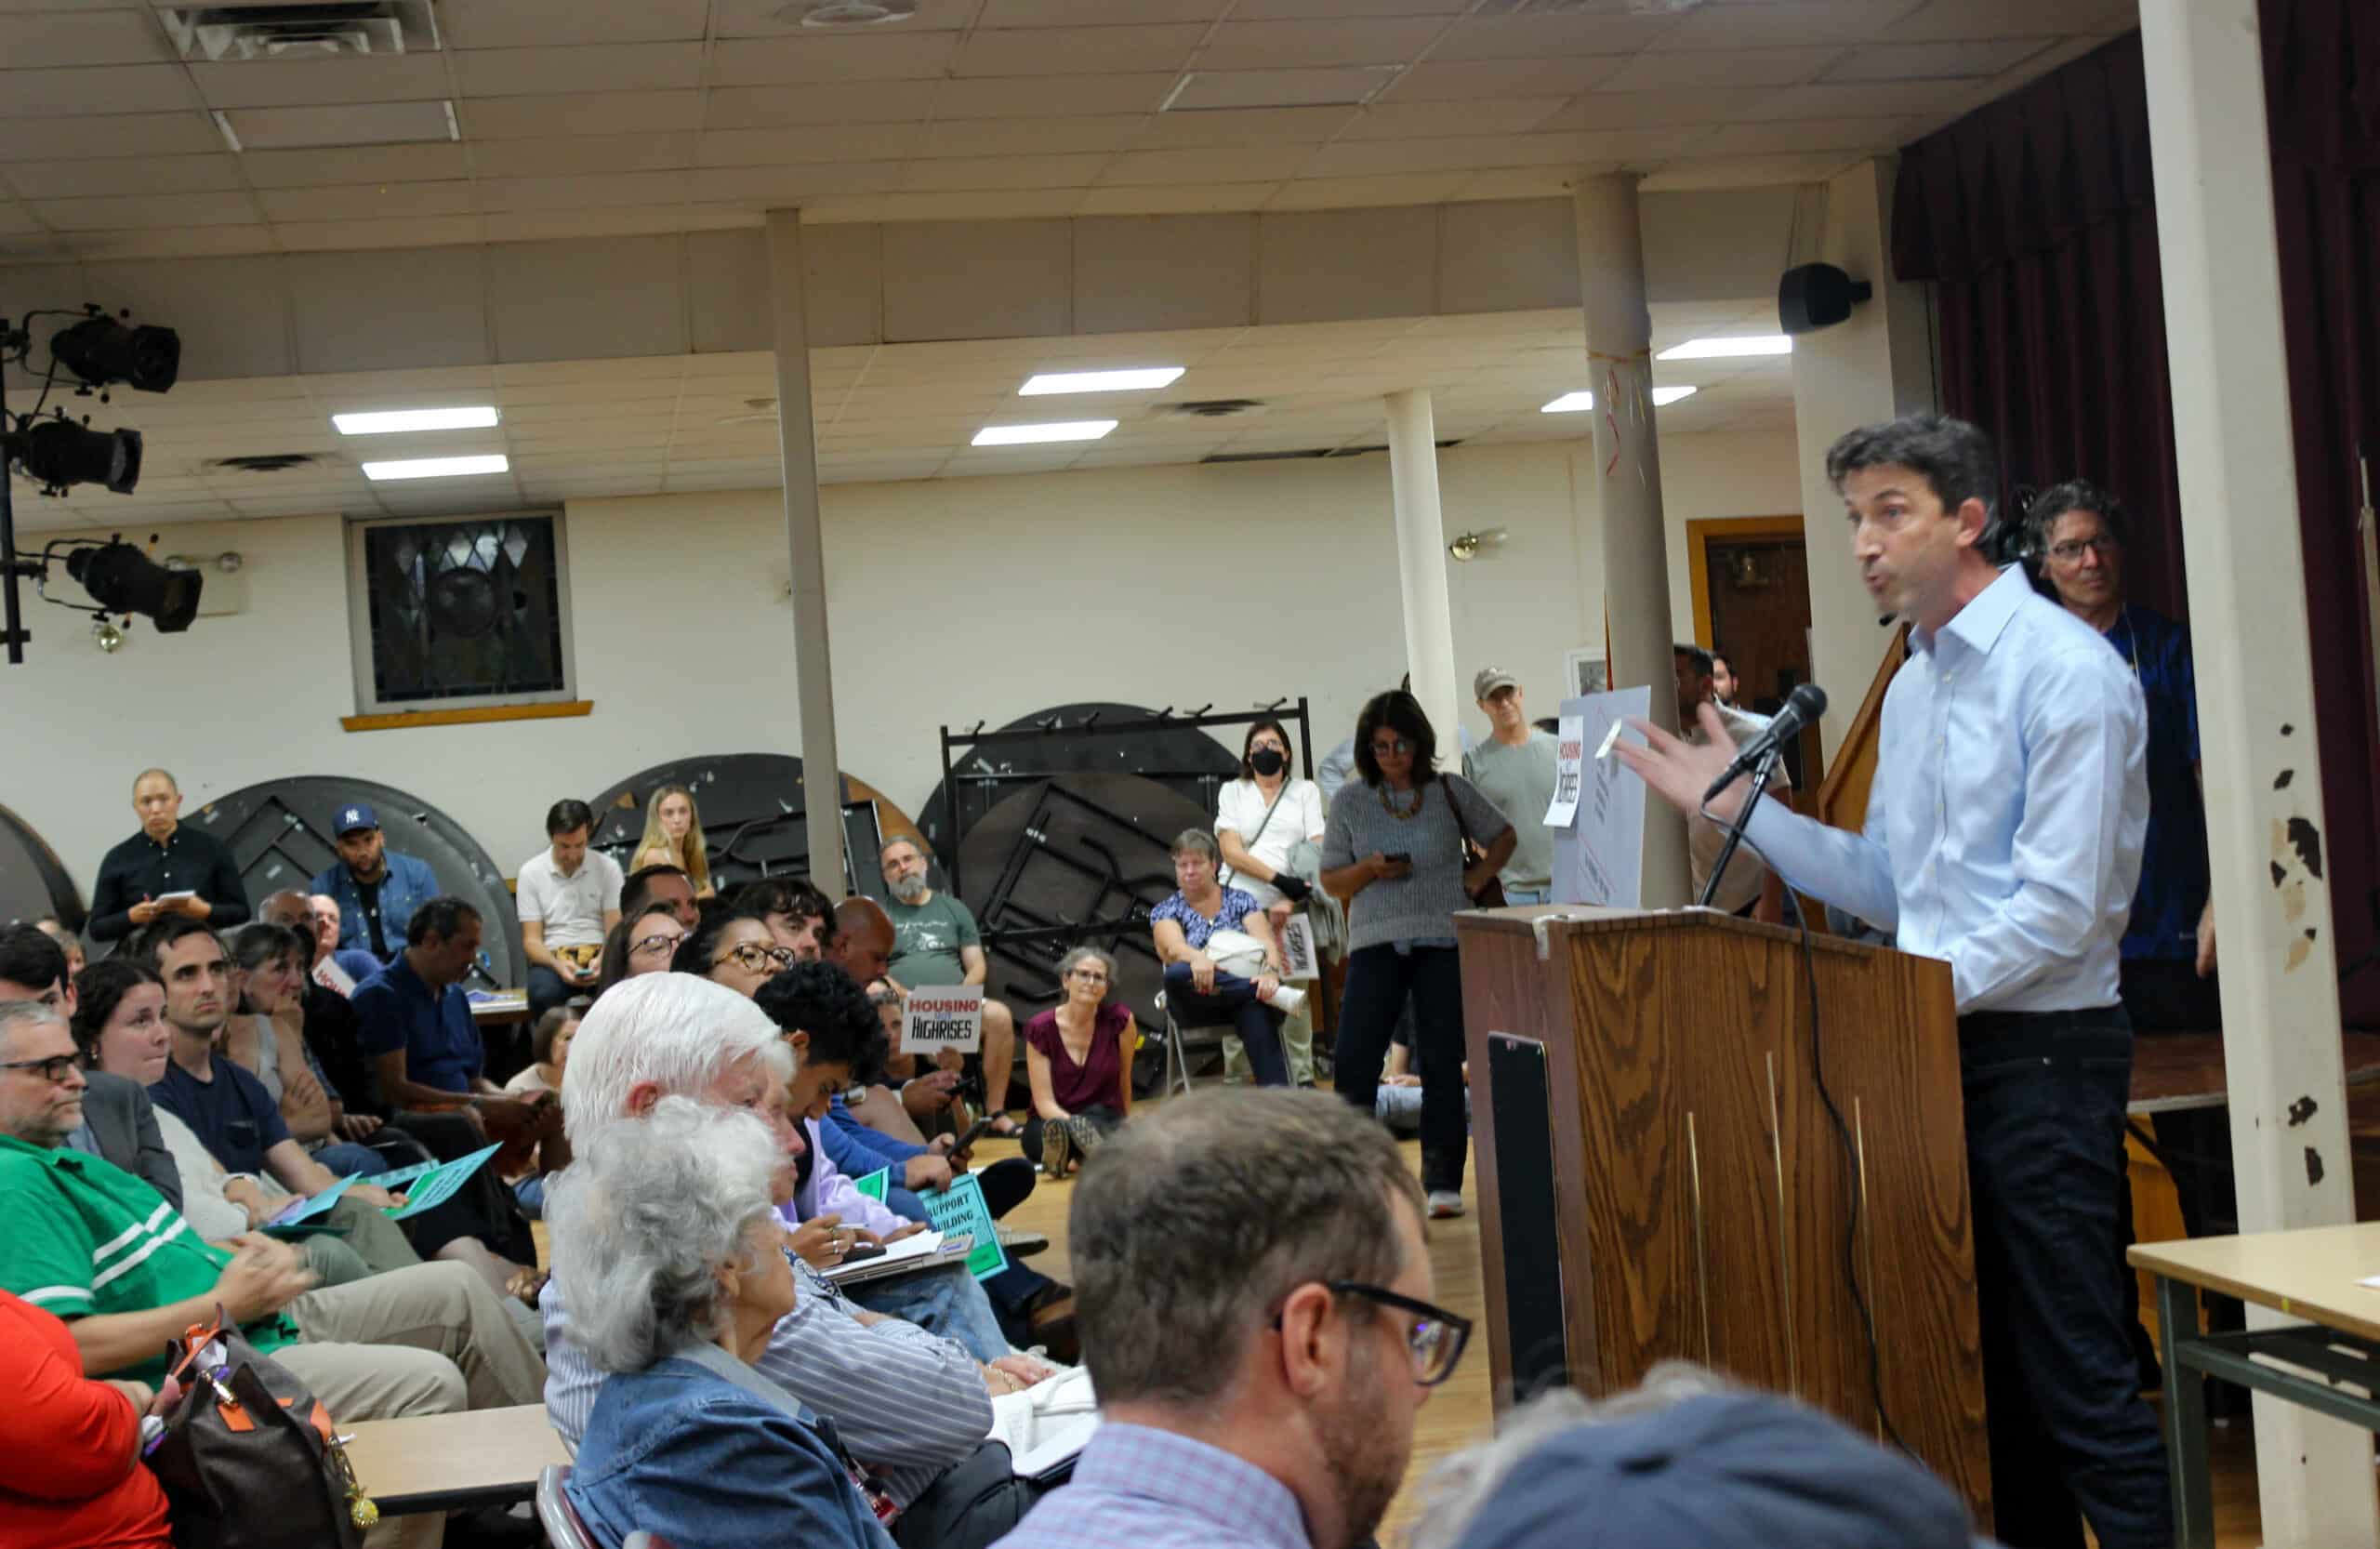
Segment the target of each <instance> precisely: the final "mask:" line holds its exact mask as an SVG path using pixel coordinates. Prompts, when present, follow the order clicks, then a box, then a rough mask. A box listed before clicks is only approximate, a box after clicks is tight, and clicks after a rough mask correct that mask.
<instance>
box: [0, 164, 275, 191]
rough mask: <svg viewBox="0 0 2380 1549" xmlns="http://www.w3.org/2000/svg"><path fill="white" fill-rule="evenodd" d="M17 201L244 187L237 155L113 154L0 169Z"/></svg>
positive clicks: (16, 165) (0, 177)
mask: <svg viewBox="0 0 2380 1549" xmlns="http://www.w3.org/2000/svg"><path fill="white" fill-rule="evenodd" d="M0 179H5V180H6V181H7V185H8V187H9V188H11V189H13V190H14V191H15V192H17V194H18V196H19V197H20V198H25V199H73V198H78V197H88V196H93V195H99V194H114V193H202V192H209V191H214V190H221V189H235V188H240V187H243V186H244V184H243V182H242V179H241V177H240V163H239V159H238V158H237V157H235V156H230V155H215V156H111V157H109V158H108V159H107V160H105V161H87V162H83V161H77V162H18V163H16V164H14V165H8V166H6V167H0Z"/></svg>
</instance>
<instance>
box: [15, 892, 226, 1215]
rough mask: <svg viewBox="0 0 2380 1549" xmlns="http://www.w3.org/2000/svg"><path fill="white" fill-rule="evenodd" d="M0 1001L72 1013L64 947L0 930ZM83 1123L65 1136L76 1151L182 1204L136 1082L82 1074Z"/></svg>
mask: <svg viewBox="0 0 2380 1549" xmlns="http://www.w3.org/2000/svg"><path fill="white" fill-rule="evenodd" d="M0 1000H38V1001H40V1002H41V1003H42V1004H43V1005H45V1006H54V1007H56V1008H57V1009H58V1012H59V1014H60V1015H62V1016H68V1017H72V1016H73V1014H74V983H73V980H71V979H69V978H68V977H67V976H66V949H65V948H64V947H60V946H59V945H58V943H57V941H56V940H55V939H54V938H52V937H51V936H50V935H49V933H47V932H46V931H44V930H42V929H41V928H40V927H39V926H35V925H10V926H7V928H5V929H0ZM85 1079H86V1080H88V1081H89V1082H90V1087H89V1089H88V1090H87V1091H86V1092H84V1094H83V1122H82V1124H81V1125H80V1126H78V1127H77V1128H76V1129H75V1131H74V1132H73V1133H72V1134H70V1135H68V1136H67V1137H66V1144H67V1145H68V1146H70V1147H72V1148H73V1149H74V1150H77V1151H87V1152H89V1153H90V1154H91V1155H92V1156H95V1157H104V1158H107V1159H108V1160H110V1161H112V1162H114V1163H116V1164H117V1165H118V1166H120V1167H122V1168H123V1169H124V1170H125V1171H126V1172H133V1173H138V1174H139V1177H140V1181H141V1182H143V1183H145V1184H147V1185H149V1186H150V1187H151V1188H153V1189H155V1190H156V1191H157V1192H158V1193H160V1194H162V1195H164V1196H165V1199H166V1202H167V1203H169V1204H171V1205H172V1206H173V1207H174V1209H176V1210H177V1211H179V1210H180V1209H181V1208H182V1175H181V1173H180V1172H179V1170H178V1169H176V1167H175V1166H174V1158H173V1153H172V1152H170V1151H168V1150H166V1149H165V1136H164V1135H163V1134H162V1133H160V1132H158V1129H157V1110H156V1109H155V1108H154V1107H152V1105H150V1102H149V1094H148V1093H147V1092H143V1091H141V1090H140V1085H139V1082H137V1081H130V1080H126V1079H125V1078H123V1077H121V1076H110V1075H108V1074H106V1073H105V1072H103V1071H98V1070H92V1071H86V1073H85Z"/></svg>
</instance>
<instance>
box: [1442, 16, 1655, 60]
mask: <svg viewBox="0 0 2380 1549" xmlns="http://www.w3.org/2000/svg"><path fill="white" fill-rule="evenodd" d="M1676 25H1677V19H1676V18H1675V17H1670V16H1635V15H1629V14H1624V13H1623V14H1617V15H1615V14H1613V13H1611V12H1608V11H1597V12H1594V13H1593V14H1579V15H1554V16H1488V17H1474V18H1470V19H1467V20H1462V21H1459V22H1457V23H1456V24H1455V25H1454V26H1453V27H1452V28H1450V29H1448V33H1447V35H1446V37H1445V38H1444V39H1443V40H1442V41H1441V42H1440V43H1439V44H1438V46H1436V47H1435V48H1433V49H1431V50H1430V59H1431V60H1432V61H1433V62H1438V61H1445V62H1449V63H1455V62H1462V61H1467V60H1541V59H1551V58H1555V57H1559V56H1566V55H1567V56H1579V55H1598V54H1600V55H1617V54H1633V53H1635V52H1636V51H1637V50H1638V49H1640V48H1644V47H1646V46H1650V45H1652V44H1655V43H1658V42H1659V41H1660V40H1661V39H1662V38H1663V37H1665V36H1667V35H1668V33H1670V32H1671V30H1672V29H1673V28H1674V27H1675V26H1676Z"/></svg>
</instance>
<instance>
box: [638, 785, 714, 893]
mask: <svg viewBox="0 0 2380 1549" xmlns="http://www.w3.org/2000/svg"><path fill="white" fill-rule="evenodd" d="M649 866H667V867H673V868H675V869H677V870H679V871H682V872H684V873H685V876H686V881H687V883H688V885H689V886H690V887H691V889H692V890H693V896H694V897H695V898H697V899H701V898H711V897H716V896H717V895H718V891H719V890H718V889H716V888H714V887H712V886H711V881H710V854H709V852H708V849H707V845H706V844H705V842H704V840H703V819H702V814H700V813H698V812H696V811H695V810H694V792H693V791H691V790H688V789H687V788H685V787H684V786H663V787H662V788H660V789H659V790H656V791H655V792H654V793H653V801H651V802H650V803H649V804H648V805H647V806H646V808H645V812H644V835H643V837H642V838H641V839H639V840H638V841H636V851H635V853H634V854H632V855H630V856H629V857H628V869H629V870H631V871H637V870H641V869H643V868H644V867H649Z"/></svg>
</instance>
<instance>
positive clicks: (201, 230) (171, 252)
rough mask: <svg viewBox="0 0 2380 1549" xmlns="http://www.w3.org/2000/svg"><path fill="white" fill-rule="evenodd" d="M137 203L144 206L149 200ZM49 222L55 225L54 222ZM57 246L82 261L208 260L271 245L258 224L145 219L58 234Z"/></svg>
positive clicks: (210, 196)
mask: <svg viewBox="0 0 2380 1549" xmlns="http://www.w3.org/2000/svg"><path fill="white" fill-rule="evenodd" d="M192 197H193V198H200V199H217V198H222V197H225V195H221V194H212V193H206V194H194V195H192ZM100 202H101V203H104V202H105V201H100ZM139 203H141V204H144V205H145V204H147V203H149V201H146V200H143V201H139ZM45 218H46V217H45ZM50 223H51V224H52V225H57V224H58V222H57V221H56V220H55V219H51V221H50ZM59 245H60V246H61V247H63V248H64V249H65V250H66V251H67V252H68V253H70V254H72V255H73V257H75V258H86V259H96V258H212V257H219V256H228V255H236V254H240V253H270V252H271V251H272V250H273V248H274V245H275V244H274V242H273V235H272V228H271V227H270V226H267V225H265V224H263V223H262V222H261V221H259V222H257V223H255V224H251V225H245V226H235V225H222V226H181V227H156V226H151V225H149V224H148V223H147V220H146V219H145V218H144V219H142V220H141V221H139V223H138V224H135V225H132V226H126V227H119V228H112V229H108V230H100V231H61V234H60V237H59Z"/></svg>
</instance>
